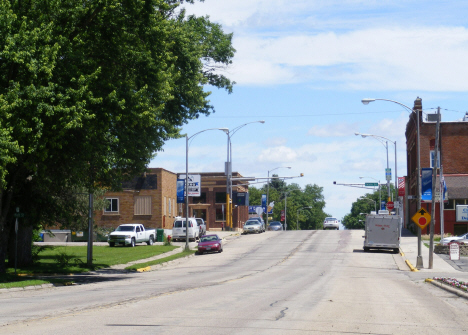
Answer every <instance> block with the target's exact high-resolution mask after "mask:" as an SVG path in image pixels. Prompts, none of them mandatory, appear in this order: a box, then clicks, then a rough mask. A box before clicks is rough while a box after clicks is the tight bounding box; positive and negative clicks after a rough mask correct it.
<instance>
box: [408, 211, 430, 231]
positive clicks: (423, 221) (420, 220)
mask: <svg viewBox="0 0 468 335" xmlns="http://www.w3.org/2000/svg"><path fill="white" fill-rule="evenodd" d="M411 220H413V222H414V223H416V224H417V225H418V226H419V227H420V228H421V229H424V228H425V227H426V226H427V225H428V224H429V222H431V215H430V214H429V213H428V212H427V211H426V210H425V209H424V208H420V209H419V210H418V211H417V212H416V214H414V215H413V217H412V218H411Z"/></svg>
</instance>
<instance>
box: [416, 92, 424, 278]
mask: <svg viewBox="0 0 468 335" xmlns="http://www.w3.org/2000/svg"><path fill="white" fill-rule="evenodd" d="M416 103H418V107H419V106H420V105H419V104H420V103H421V99H420V98H419V97H418V98H416V100H415V102H414V104H415V106H416ZM421 108H422V105H421ZM414 112H415V113H416V142H417V147H416V149H417V150H416V154H417V155H418V157H417V163H418V164H417V167H418V171H417V175H416V179H417V188H418V208H417V210H420V209H421V148H420V146H421V144H420V138H419V137H420V129H419V112H420V110H419V109H415V110H414ZM421 253H422V250H421V227H419V226H418V257H417V259H416V268H418V269H421V268H423V267H424V264H423V257H422V254H421Z"/></svg>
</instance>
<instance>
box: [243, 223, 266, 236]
mask: <svg viewBox="0 0 468 335" xmlns="http://www.w3.org/2000/svg"><path fill="white" fill-rule="evenodd" d="M249 233H263V228H262V224H261V223H260V222H258V221H257V220H247V222H245V223H244V234H249Z"/></svg>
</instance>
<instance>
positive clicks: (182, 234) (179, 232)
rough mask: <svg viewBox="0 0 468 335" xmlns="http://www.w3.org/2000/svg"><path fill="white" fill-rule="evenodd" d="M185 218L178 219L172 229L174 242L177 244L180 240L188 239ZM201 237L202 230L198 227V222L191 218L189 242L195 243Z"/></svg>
mask: <svg viewBox="0 0 468 335" xmlns="http://www.w3.org/2000/svg"><path fill="white" fill-rule="evenodd" d="M185 221H186V219H185V218H180V217H179V218H176V219H175V220H174V225H173V227H172V240H173V241H174V242H177V241H179V240H183V241H185V239H186V236H187V235H186V234H187V233H186V227H187V225H186V224H185ZM199 236H200V228H199V227H198V223H197V220H195V218H189V227H188V238H189V240H193V241H195V240H196V239H197V238H199Z"/></svg>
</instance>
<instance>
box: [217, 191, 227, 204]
mask: <svg viewBox="0 0 468 335" xmlns="http://www.w3.org/2000/svg"><path fill="white" fill-rule="evenodd" d="M215 202H216V203H217V204H225V203H226V192H216V198H215Z"/></svg>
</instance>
